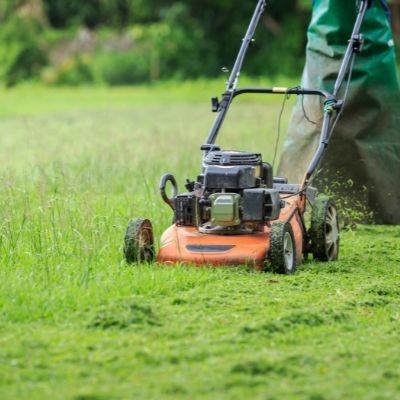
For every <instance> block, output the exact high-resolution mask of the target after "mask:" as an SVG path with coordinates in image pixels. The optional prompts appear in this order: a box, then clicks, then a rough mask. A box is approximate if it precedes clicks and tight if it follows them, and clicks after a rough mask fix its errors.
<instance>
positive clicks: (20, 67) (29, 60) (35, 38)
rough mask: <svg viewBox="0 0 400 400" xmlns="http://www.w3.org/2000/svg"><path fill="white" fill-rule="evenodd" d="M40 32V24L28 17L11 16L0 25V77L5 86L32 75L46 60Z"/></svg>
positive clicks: (36, 72) (35, 73)
mask: <svg viewBox="0 0 400 400" xmlns="http://www.w3.org/2000/svg"><path fill="white" fill-rule="evenodd" d="M40 32H41V27H40V25H39V24H38V23H37V22H36V21H34V20H32V19H28V18H20V17H13V18H10V19H8V20H7V21H6V22H5V23H4V25H3V26H2V27H1V29H0V43H1V44H0V79H1V80H2V81H4V83H5V84H6V85H7V86H13V85H16V84H17V83H19V82H21V81H24V80H27V79H30V78H33V77H34V76H36V75H37V74H38V72H39V71H40V70H41V69H42V68H43V66H45V65H46V64H47V56H46V53H45V52H44V50H43V48H42V46H41V45H40Z"/></svg>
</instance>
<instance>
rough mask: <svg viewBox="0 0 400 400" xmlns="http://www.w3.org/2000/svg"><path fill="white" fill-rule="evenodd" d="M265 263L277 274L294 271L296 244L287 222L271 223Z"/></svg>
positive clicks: (287, 273) (288, 273)
mask: <svg viewBox="0 0 400 400" xmlns="http://www.w3.org/2000/svg"><path fill="white" fill-rule="evenodd" d="M267 264H268V266H269V267H270V268H271V269H272V271H273V272H277V273H278V274H286V275H290V274H293V273H294V272H295V271H296V245H295V241H294V235H293V230H292V226H291V225H290V223H289V222H275V223H274V224H272V227H271V236H270V248H269V252H268V255H267Z"/></svg>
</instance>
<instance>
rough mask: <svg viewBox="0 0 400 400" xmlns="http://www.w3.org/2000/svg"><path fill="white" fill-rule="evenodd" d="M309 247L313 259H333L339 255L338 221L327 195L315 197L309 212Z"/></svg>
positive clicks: (333, 204)
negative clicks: (315, 199)
mask: <svg viewBox="0 0 400 400" xmlns="http://www.w3.org/2000/svg"><path fill="white" fill-rule="evenodd" d="M310 236H311V249H312V253H313V256H314V259H316V260H320V261H335V260H337V259H338V256H339V242H340V235H339V221H338V213H337V210H336V206H335V203H334V202H333V201H332V200H331V199H330V198H329V197H321V198H319V199H317V201H316V202H315V204H314V206H313V210H312V213H311V230H310Z"/></svg>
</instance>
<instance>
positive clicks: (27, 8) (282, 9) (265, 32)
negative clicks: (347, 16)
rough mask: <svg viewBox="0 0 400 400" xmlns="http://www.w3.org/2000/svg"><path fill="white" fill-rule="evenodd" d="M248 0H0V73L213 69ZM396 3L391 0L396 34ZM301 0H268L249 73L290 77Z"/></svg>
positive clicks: (85, 78)
mask: <svg viewBox="0 0 400 400" xmlns="http://www.w3.org/2000/svg"><path fill="white" fill-rule="evenodd" d="M255 3H256V1H235V2H232V1H227V0H212V1H211V0H202V1H198V0H186V1H176V0H85V1H81V0H69V1H63V0H2V2H1V4H0V80H2V81H3V82H4V83H5V84H6V85H8V86H12V85H15V84H17V83H18V82H21V81H24V80H27V79H36V80H40V81H43V82H46V83H49V84H69V85H77V84H81V83H85V84H86V83H98V82H102V83H106V84H110V85H122V84H135V83H143V82H154V81H157V80H160V79H171V78H175V79H180V78H197V77H199V76H207V77H210V76H216V75H217V74H218V73H220V68H221V67H224V66H228V67H229V66H230V65H231V64H232V60H233V59H234V56H235V53H236V51H237V48H238V46H239V44H240V39H241V37H242V35H243V32H244V29H245V27H246V25H247V23H248V20H249V18H250V15H251V14H252V12H253V9H254V5H255ZM399 5H400V2H399V1H398V0H393V1H392V9H393V28H394V30H395V33H396V35H397V36H399V34H400V28H399V23H400V12H399V10H400V8H399V7H400V6H399ZM310 10H311V0H285V1H281V0H271V1H270V3H269V6H268V13H266V15H265V16H264V17H263V20H262V24H261V27H260V28H259V31H258V32H257V41H256V43H255V49H253V56H252V57H251V59H249V60H248V62H247V63H246V68H245V71H246V72H247V73H248V74H250V75H253V76H254V75H256V76H273V75H277V74H283V75H287V76H288V75H289V76H290V75H296V76H298V75H299V73H300V71H301V68H302V65H303V55H304V46H305V32H306V28H307V24H308V22H309V17H310Z"/></svg>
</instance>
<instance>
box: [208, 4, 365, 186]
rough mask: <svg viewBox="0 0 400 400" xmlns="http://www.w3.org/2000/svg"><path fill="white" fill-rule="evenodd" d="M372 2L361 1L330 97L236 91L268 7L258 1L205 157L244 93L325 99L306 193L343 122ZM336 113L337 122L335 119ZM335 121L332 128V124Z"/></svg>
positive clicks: (287, 91)
mask: <svg viewBox="0 0 400 400" xmlns="http://www.w3.org/2000/svg"><path fill="white" fill-rule="evenodd" d="M372 2H373V0H362V1H361V4H360V7H359V10H358V14H357V19H356V21H355V24H354V29H353V32H352V35H351V38H350V40H349V44H348V47H347V50H346V53H345V55H344V57H343V60H342V64H341V66H340V70H339V73H338V77H337V79H336V83H335V87H334V91H333V93H332V94H331V93H328V92H326V91H323V90H318V89H304V88H300V87H297V88H242V89H236V87H237V84H238V79H239V76H240V71H241V68H242V66H243V62H244V58H245V56H246V53H247V50H248V48H249V46H250V44H251V43H252V42H253V36H254V33H255V30H256V28H257V25H258V23H259V21H260V19H261V16H262V14H263V12H264V10H265V7H266V5H267V0H259V1H258V3H257V6H256V9H255V11H254V14H253V17H252V19H251V21H250V25H249V27H248V29H247V32H246V35H245V37H244V39H243V42H242V45H241V47H240V50H239V54H238V56H237V58H236V61H235V64H234V67H233V69H232V72H231V75H230V77H229V80H228V82H227V88H226V91H225V93H224V94H223V97H222V100H221V102H219V101H218V99H217V98H214V99H213V111H215V112H218V115H217V117H216V119H215V120H214V123H213V125H212V126H211V129H210V131H209V132H208V136H207V139H206V142H205V144H204V145H203V146H202V147H201V149H202V150H204V154H205V155H206V154H207V153H208V152H209V151H211V150H212V149H213V148H214V146H213V145H214V143H215V141H216V139H217V136H218V133H219V131H220V129H221V126H222V123H223V122H224V120H225V117H226V115H227V112H228V110H229V107H230V105H231V104H232V101H233V99H234V98H235V97H236V96H239V95H241V94H245V93H271V94H296V95H317V96H321V97H323V98H325V103H324V116H323V122H322V128H321V134H320V140H319V145H318V148H317V150H316V152H315V154H314V157H313V158H312V160H311V162H310V165H309V167H308V169H307V172H306V174H305V177H304V180H303V183H302V187H303V189H304V188H305V187H306V186H308V185H309V184H310V183H311V181H312V177H313V175H314V173H315V171H316V170H317V168H318V166H319V164H320V162H321V160H322V158H323V156H324V154H325V152H326V149H327V147H328V143H329V140H330V136H331V134H332V128H331V126H335V124H336V122H337V120H338V118H340V116H341V114H342V108H343V106H344V103H345V100H346V99H343V100H338V99H337V97H338V94H339V91H340V89H341V87H342V85H343V82H344V80H345V78H346V76H348V75H349V71H350V69H351V65H352V61H353V59H354V55H355V53H357V52H360V51H361V50H362V45H363V37H362V35H361V34H360V32H361V27H362V23H363V21H364V18H365V14H366V12H367V9H368V8H369V7H370V6H371V4H372ZM335 112H336V115H335V118H334V117H333V116H334V114H335ZM332 121H333V125H331V124H332Z"/></svg>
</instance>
